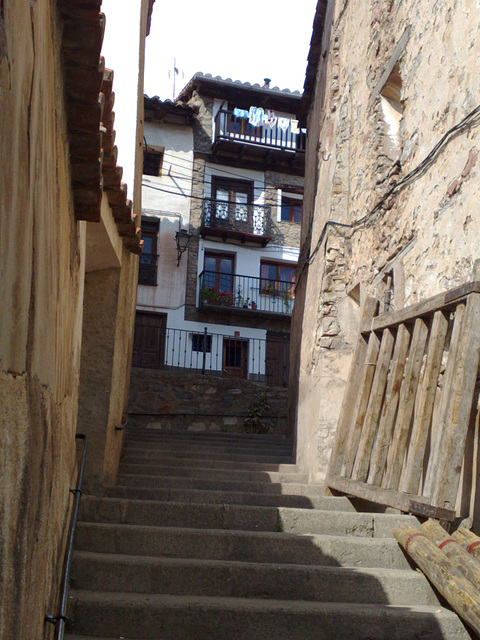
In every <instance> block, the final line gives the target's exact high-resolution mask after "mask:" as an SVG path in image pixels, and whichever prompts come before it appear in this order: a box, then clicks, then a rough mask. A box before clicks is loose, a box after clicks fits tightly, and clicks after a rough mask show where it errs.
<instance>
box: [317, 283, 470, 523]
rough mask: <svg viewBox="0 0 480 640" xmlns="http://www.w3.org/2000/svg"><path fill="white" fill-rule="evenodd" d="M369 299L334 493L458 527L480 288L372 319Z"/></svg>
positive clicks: (333, 467)
mask: <svg viewBox="0 0 480 640" xmlns="http://www.w3.org/2000/svg"><path fill="white" fill-rule="evenodd" d="M376 307H377V304H376V302H375V301H373V300H372V299H369V300H367V301H366V304H365V307H364V318H363V321H362V325H361V331H360V336H359V339H358V343H357V345H356V348H355V352H354V355H353V361H352V366H351V370H350V375H349V380H348V383H347V388H346V392H345V397H344V402H343V406H342V410H341V413H340V418H339V422H338V428H337V435H336V440H335V445H334V449H333V452H332V456H331V459H330V465H329V469H328V474H327V481H326V484H327V486H329V487H331V488H332V489H335V490H337V491H340V492H344V493H348V494H351V495H354V496H358V497H361V498H364V499H366V500H369V501H372V502H377V503H380V504H383V505H389V506H392V507H396V508H398V509H400V510H402V511H406V512H411V513H418V514H423V515H428V516H431V517H437V518H439V519H444V520H450V521H452V520H453V519H454V517H455V509H456V500H457V494H458V489H459V482H460V475H461V469H462V461H463V458H464V452H465V441H466V437H467V431H468V425H469V419H470V414H471V411H472V404H473V399H474V395H475V383H476V379H477V373H478V366H479V352H480V282H471V283H469V284H467V285H464V286H463V287H460V288H458V289H454V290H452V291H449V292H447V293H443V294H440V295H437V296H435V297H433V298H430V299H428V300H425V301H423V302H420V303H418V304H415V305H412V306H410V307H406V308H405V309H401V310H400V311H394V312H389V313H385V314H383V315H380V316H377V317H374V314H375V310H376Z"/></svg>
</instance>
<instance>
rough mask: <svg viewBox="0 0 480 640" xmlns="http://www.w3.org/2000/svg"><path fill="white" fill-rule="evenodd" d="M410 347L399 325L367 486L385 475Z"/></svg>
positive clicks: (406, 330) (406, 334)
mask: <svg viewBox="0 0 480 640" xmlns="http://www.w3.org/2000/svg"><path fill="white" fill-rule="evenodd" d="M409 346H410V331H409V329H408V327H407V326H406V325H404V324H401V325H400V326H399V327H398V331H397V338H396V340H395V349H394V351H393V358H392V362H391V365H390V372H389V376H388V382H387V389H386V392H385V400H384V402H383V409H382V414H381V416H380V423H379V427H378V433H377V437H376V440H375V444H374V447H373V451H372V457H371V461H370V471H369V475H368V480H367V482H368V484H376V485H379V486H380V485H381V482H382V478H383V475H384V473H385V462H386V460H387V454H388V447H389V445H390V442H391V439H392V433H393V428H394V425H395V417H396V415H397V406H398V400H399V397H400V389H401V386H402V380H403V377H404V375H405V364H406V360H407V355H408V347H409Z"/></svg>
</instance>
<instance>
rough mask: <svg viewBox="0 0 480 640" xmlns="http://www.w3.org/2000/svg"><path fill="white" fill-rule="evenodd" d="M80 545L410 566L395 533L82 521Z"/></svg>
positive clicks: (193, 554) (271, 559)
mask: <svg viewBox="0 0 480 640" xmlns="http://www.w3.org/2000/svg"><path fill="white" fill-rule="evenodd" d="M75 541H76V542H75V545H76V548H77V549H79V550H83V551H93V552H97V553H111V554H116V553H119V554H135V555H140V556H141V555H145V556H162V557H168V558H192V559H193V558H197V559H205V560H231V561H242V562H262V563H276V562H278V563H283V564H307V565H309V564H315V565H322V566H342V567H354V568H361V567H379V568H392V569H408V568H409V567H410V564H409V562H408V560H407V558H406V556H405V554H404V553H403V552H402V550H401V548H400V547H399V545H398V544H397V542H396V540H395V539H394V538H383V539H382V538H360V537H350V538H348V544H346V543H345V538H344V537H343V536H329V535H318V534H317V535H295V534H289V533H271V532H254V531H224V530H216V529H210V530H208V529H207V530H203V529H183V528H175V527H154V526H148V525H117V524H105V523H94V522H79V523H78V526H77V533H76V537H75Z"/></svg>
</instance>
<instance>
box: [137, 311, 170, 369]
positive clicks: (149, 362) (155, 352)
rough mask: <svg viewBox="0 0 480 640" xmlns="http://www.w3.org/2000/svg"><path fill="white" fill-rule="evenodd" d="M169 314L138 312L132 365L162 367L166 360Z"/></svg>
mask: <svg viewBox="0 0 480 640" xmlns="http://www.w3.org/2000/svg"><path fill="white" fill-rule="evenodd" d="M166 327H167V314H165V313H142V312H137V314H136V317H135V334H134V338H133V357H132V366H134V367H146V368H150V369H160V368H161V367H163V365H164V362H165V333H166Z"/></svg>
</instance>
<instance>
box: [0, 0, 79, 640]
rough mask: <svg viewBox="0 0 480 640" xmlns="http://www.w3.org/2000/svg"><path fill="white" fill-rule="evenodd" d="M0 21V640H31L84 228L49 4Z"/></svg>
mask: <svg viewBox="0 0 480 640" xmlns="http://www.w3.org/2000/svg"><path fill="white" fill-rule="evenodd" d="M1 13H2V18H3V17H5V31H6V36H7V37H6V42H7V44H6V51H5V55H4V56H3V57H2V59H1V60H0V111H1V113H2V117H1V119H0V140H1V144H0V190H1V193H2V214H1V218H2V232H1V233H0V272H1V274H2V277H1V278H0V292H1V300H2V311H1V313H0V406H1V408H2V410H1V412H0V432H1V433H2V441H1V445H0V468H1V469H2V482H1V483H0V554H1V555H0V565H1V567H2V571H1V572H0V598H1V601H0V637H2V638H5V639H6V638H11V639H12V640H13V638H15V640H31V639H32V638H43V637H51V636H50V634H51V633H52V632H53V627H52V628H46V629H45V628H44V616H45V614H46V613H55V610H56V589H57V587H58V580H59V574H60V572H59V568H60V567H61V561H62V552H63V541H64V532H65V531H66V528H67V527H66V524H67V516H68V513H69V508H70V507H71V504H72V495H71V494H70V493H69V488H70V487H71V486H72V485H73V483H74V481H75V477H74V473H75V437H74V436H75V429H76V403H77V389H78V378H79V370H80V346H81V323H82V304H81V301H82V291H83V261H84V246H85V223H83V224H77V223H76V221H75V218H74V215H73V208H72V205H71V191H70V175H69V166H68V150H69V147H68V139H67V130H66V115H65V110H64V105H63V84H62V74H61V64H60V59H59V52H60V47H59V42H60V27H59V24H58V21H57V14H56V3H55V2H53V1H47V0H39V1H38V2H35V3H29V2H23V1H22V2H17V1H13V0H5V2H3V3H2V12H1ZM44 633H45V634H47V635H45V636H44Z"/></svg>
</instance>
